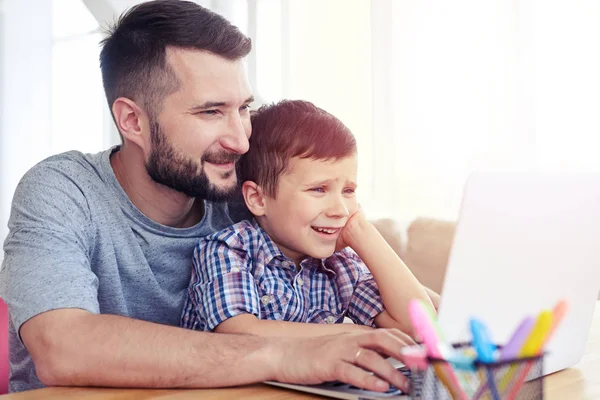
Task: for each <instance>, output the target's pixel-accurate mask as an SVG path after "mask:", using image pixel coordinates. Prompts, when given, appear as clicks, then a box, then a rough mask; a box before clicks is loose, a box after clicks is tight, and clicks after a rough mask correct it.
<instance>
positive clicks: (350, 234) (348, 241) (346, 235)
mask: <svg viewBox="0 0 600 400" xmlns="http://www.w3.org/2000/svg"><path fill="white" fill-rule="evenodd" d="M365 223H366V224H368V223H369V221H367V217H366V216H365V213H364V212H363V210H362V207H360V206H359V207H358V208H357V210H356V211H355V212H354V214H352V215H351V216H350V218H348V221H347V222H346V225H344V227H343V228H342V231H341V232H340V236H338V239H337V243H336V244H335V251H340V250H342V249H345V248H346V247H348V246H350V247H352V246H353V245H354V243H355V242H354V241H355V240H356V238H357V237H358V236H359V235H360V230H361V229H362V228H363V227H364V226H365Z"/></svg>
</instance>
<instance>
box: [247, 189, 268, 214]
mask: <svg viewBox="0 0 600 400" xmlns="http://www.w3.org/2000/svg"><path fill="white" fill-rule="evenodd" d="M242 194H243V196H244V201H245V202H246V207H248V210H250V212H251V213H252V214H253V215H255V216H257V217H262V216H263V215H265V212H266V207H265V195H264V193H263V190H262V188H261V187H260V186H258V185H257V184H256V183H254V182H252V181H245V182H244V183H243V184H242Z"/></svg>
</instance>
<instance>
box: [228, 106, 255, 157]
mask: <svg viewBox="0 0 600 400" xmlns="http://www.w3.org/2000/svg"><path fill="white" fill-rule="evenodd" d="M225 129H226V130H227V132H226V134H225V135H224V136H223V138H222V139H221V146H223V148H225V149H227V150H229V151H231V152H232V153H238V154H244V153H245V152H247V151H248V149H249V148H250V143H249V142H248V138H249V137H250V122H249V121H246V120H245V119H244V117H242V116H241V115H240V114H239V113H235V114H234V115H233V116H232V117H231V118H229V120H228V124H227V126H226V127H225Z"/></svg>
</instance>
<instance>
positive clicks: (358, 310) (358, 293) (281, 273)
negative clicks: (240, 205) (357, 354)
mask: <svg viewBox="0 0 600 400" xmlns="http://www.w3.org/2000/svg"><path fill="white" fill-rule="evenodd" d="M300 267H301V268H300V269H299V271H298V270H297V269H296V266H295V265H294V262H293V261H292V260H290V259H289V258H287V257H286V256H284V255H283V253H282V252H281V250H279V248H278V247H277V245H275V243H273V241H272V240H271V238H270V237H269V235H268V234H267V233H266V232H265V231H264V230H263V229H262V228H261V227H260V226H259V225H258V223H257V222H256V220H252V221H242V222H240V223H237V224H235V225H233V226H230V227H229V228H226V229H224V230H222V231H220V232H217V233H215V234H213V235H210V236H207V237H206V238H203V239H200V242H199V243H198V245H196V249H195V250H194V258H193V269H192V277H191V281H190V285H189V287H188V296H187V299H186V301H185V305H184V309H183V313H182V317H181V325H182V326H183V327H184V328H189V329H195V330H203V331H212V330H214V329H215V327H216V326H217V325H219V324H220V323H221V322H223V321H225V320H226V319H228V318H231V317H234V316H236V315H240V314H253V315H255V316H256V317H257V318H259V319H269V320H280V321H291V322H314V323H338V322H342V321H343V319H344V317H348V318H350V319H351V320H353V321H354V322H355V323H357V324H361V325H369V326H374V325H373V319H374V318H375V317H376V316H377V315H378V314H379V313H380V312H382V311H383V304H382V302H381V297H380V295H379V291H378V290H377V285H376V284H375V280H374V279H373V276H372V275H371V273H370V272H369V270H368V269H367V267H366V266H365V264H364V263H363V262H362V261H361V259H360V258H359V257H358V256H357V255H356V253H354V252H353V251H352V250H350V249H344V250H342V251H340V252H337V253H334V254H333V255H332V256H330V257H329V258H327V259H324V260H322V259H314V258H310V257H309V258H307V259H305V260H303V261H302V262H301V263H300Z"/></svg>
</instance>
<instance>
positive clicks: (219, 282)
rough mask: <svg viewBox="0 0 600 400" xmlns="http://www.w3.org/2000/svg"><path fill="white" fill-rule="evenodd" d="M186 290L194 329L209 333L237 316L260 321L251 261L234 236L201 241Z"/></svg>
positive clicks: (227, 235)
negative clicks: (194, 325) (195, 323)
mask: <svg viewBox="0 0 600 400" xmlns="http://www.w3.org/2000/svg"><path fill="white" fill-rule="evenodd" d="M193 265H194V267H193V271H192V280H191V282H190V287H189V295H190V299H188V301H189V302H190V303H191V310H190V312H192V313H196V315H195V317H196V319H197V321H198V324H197V326H196V329H198V330H204V331H212V330H214V329H215V328H216V327H217V325H219V324H220V323H221V322H223V321H225V320H227V319H229V318H232V317H234V316H236V315H240V314H252V315H255V316H256V317H257V318H260V306H259V303H258V297H259V295H258V289H257V287H256V283H255V281H254V277H253V276H252V273H251V257H250V255H249V254H248V251H247V250H246V249H244V246H243V243H242V241H241V240H240V236H239V235H238V234H236V233H235V232H230V233H228V234H216V235H213V236H210V237H209V238H206V239H201V240H200V243H199V244H198V246H196V250H195V251H194V259H193Z"/></svg>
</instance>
